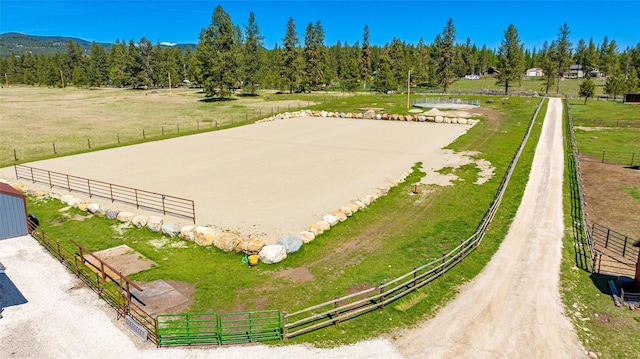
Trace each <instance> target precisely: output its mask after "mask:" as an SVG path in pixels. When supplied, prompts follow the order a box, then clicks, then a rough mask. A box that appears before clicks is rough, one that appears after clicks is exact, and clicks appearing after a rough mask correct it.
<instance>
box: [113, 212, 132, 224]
mask: <svg viewBox="0 0 640 359" xmlns="http://www.w3.org/2000/svg"><path fill="white" fill-rule="evenodd" d="M135 216H136V215H135V214H133V213H131V212H126V211H122V212H120V213H118V216H117V217H116V218H117V219H118V221H120V222H124V223H127V222H131V220H132V219H133V217H135Z"/></svg>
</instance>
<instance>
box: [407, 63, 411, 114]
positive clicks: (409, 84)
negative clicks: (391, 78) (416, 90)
mask: <svg viewBox="0 0 640 359" xmlns="http://www.w3.org/2000/svg"><path fill="white" fill-rule="evenodd" d="M410 91H411V70H409V73H408V74H407V111H409V92H410Z"/></svg>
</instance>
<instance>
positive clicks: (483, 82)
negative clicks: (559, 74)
mask: <svg viewBox="0 0 640 359" xmlns="http://www.w3.org/2000/svg"><path fill="white" fill-rule="evenodd" d="M556 80H557V79H556ZM582 81H583V79H564V80H561V81H560V93H561V94H569V95H577V94H578V89H579V87H580V84H581V83H582ZM592 81H593V82H594V84H595V85H596V95H601V94H603V93H604V81H602V80H601V79H593V80H592ZM481 89H482V90H498V91H504V85H498V84H497V81H496V79H495V78H481V79H478V80H465V79H460V80H458V81H456V82H454V83H452V84H451V87H450V92H451V93H455V91H458V90H460V91H473V90H481ZM544 90H545V82H544V81H543V80H542V78H540V77H525V78H523V79H522V81H520V82H514V83H510V84H509V92H511V91H514V92H534V91H537V92H538V93H540V94H543V93H544ZM555 93H556V85H555V84H554V85H552V86H551V87H550V88H549V94H555Z"/></svg>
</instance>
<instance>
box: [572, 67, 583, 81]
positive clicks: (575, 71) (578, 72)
mask: <svg viewBox="0 0 640 359" xmlns="http://www.w3.org/2000/svg"><path fill="white" fill-rule="evenodd" d="M569 77H573V78H582V77H584V70H583V69H582V65H571V66H569Z"/></svg>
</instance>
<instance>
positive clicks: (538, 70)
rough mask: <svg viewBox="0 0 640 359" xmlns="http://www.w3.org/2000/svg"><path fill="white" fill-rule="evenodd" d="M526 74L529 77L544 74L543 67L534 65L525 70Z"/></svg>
mask: <svg viewBox="0 0 640 359" xmlns="http://www.w3.org/2000/svg"><path fill="white" fill-rule="evenodd" d="M525 76H527V77H540V76H544V72H543V71H542V69H541V68H537V67H532V68H530V69H528V70H527V71H526V72H525Z"/></svg>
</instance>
